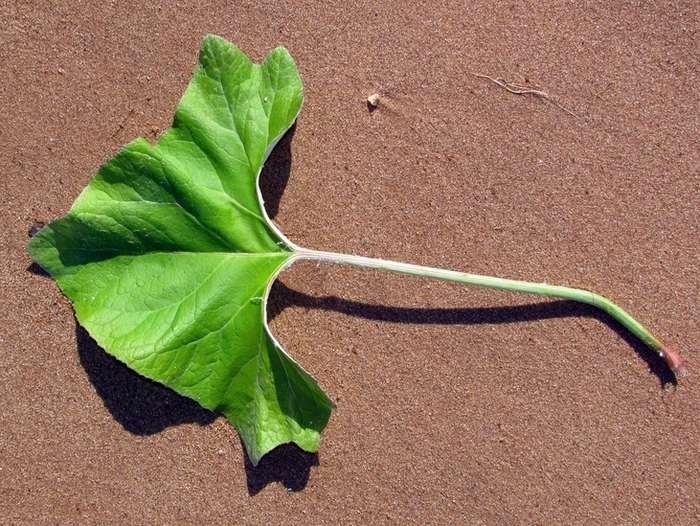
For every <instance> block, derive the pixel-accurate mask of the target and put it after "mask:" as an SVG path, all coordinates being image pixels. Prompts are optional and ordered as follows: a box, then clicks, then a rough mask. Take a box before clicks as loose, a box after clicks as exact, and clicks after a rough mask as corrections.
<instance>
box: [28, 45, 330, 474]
mask: <svg viewBox="0 0 700 526" xmlns="http://www.w3.org/2000/svg"><path fill="white" fill-rule="evenodd" d="M302 100H303V97H302V86H301V80H300V78H299V74H298V72H297V69H296V66H295V64H294V62H293V60H292V59H291V57H290V56H289V54H288V52H287V51H286V50H285V49H283V48H278V49H275V50H274V51H272V52H271V53H270V54H269V55H268V56H267V58H266V59H265V60H264V61H263V63H262V64H260V65H256V64H253V63H252V62H251V61H250V60H249V59H248V58H247V57H246V56H245V55H244V54H243V53H242V52H241V51H240V50H239V49H237V48H236V47H234V46H233V45H231V44H229V43H228V42H226V41H225V40H223V39H221V38H219V37H214V36H208V37H206V38H205V39H204V41H203V43H202V47H201V50H200V55H199V63H198V65H197V67H196V69H195V72H194V76H193V78H192V81H191V82H190V85H189V87H188V88H187V91H186V92H185V94H184V96H183V98H182V100H181V101H180V104H179V106H178V108H177V111H176V113H175V119H174V122H173V126H172V128H170V130H168V131H167V132H166V133H165V134H164V135H163V136H162V137H160V139H159V140H158V143H157V144H156V145H155V146H152V145H150V144H149V143H148V142H147V141H145V140H143V139H137V140H135V141H134V142H132V143H131V144H129V145H127V146H126V147H125V148H124V149H123V150H122V151H121V152H120V153H119V154H117V155H116V156H115V157H114V158H113V159H112V160H110V161H109V162H108V163H106V164H105V165H104V166H102V167H101V168H100V170H99V172H98V173H97V175H96V176H95V177H94V178H93V180H92V181H91V182H90V184H89V186H88V187H87V188H86V189H85V190H84V191H83V192H82V194H81V195H80V196H79V197H78V199H77V200H76V202H75V203H74V205H73V207H72V208H71V210H70V211H69V212H68V214H67V215H65V216H64V217H62V218H60V219H58V220H56V221H54V222H52V223H50V224H49V225H47V226H46V227H45V228H44V229H43V230H41V231H40V232H39V233H38V234H37V235H36V236H35V237H34V238H32V240H31V241H30V243H29V245H28V247H27V248H28V250H29V252H30V254H31V255H32V257H33V258H34V259H35V260H36V261H37V263H39V264H40V265H41V266H42V267H44V268H45V269H46V270H47V271H48V272H49V273H50V274H51V275H52V276H53V277H54V278H55V279H56V281H57V282H58V284H59V286H60V287H61V289H62V290H63V292H64V293H65V294H66V296H68V298H70V299H71V300H72V301H73V304H74V307H75V312H76V315H77V317H78V320H80V323H81V324H82V325H83V326H84V327H85V328H86V329H87V330H88V332H89V333H90V334H91V336H92V337H93V338H94V339H95V340H96V341H97V342H98V343H99V344H100V345H101V346H102V347H103V348H104V349H105V350H106V351H107V352H109V353H111V354H113V355H114V356H116V357H117V358H118V359H120V360H122V361H123V362H125V363H126V364H127V365H129V366H130V367H131V368H133V369H135V370H136V371H138V372H139V373H141V374H143V375H144V376H147V377H149V378H151V379H153V380H156V381H158V382H161V383H163V384H165V385H168V386H170V387H171V388H173V389H174V390H175V391H177V392H178V393H180V394H183V395H185V396H188V397H191V398H194V399H195V400H197V401H198V402H199V403H200V404H201V405H202V406H204V407H206V408H208V409H212V410H217V411H221V412H222V413H224V414H225V415H226V417H227V418H228V419H229V421H230V422H231V423H232V424H233V425H234V426H235V427H236V429H237V430H238V432H239V433H240V435H241V437H242V438H243V442H244V444H245V446H246V449H247V451H248V455H249V456H250V459H251V461H252V462H253V463H254V464H257V462H258V460H259V459H260V457H262V455H264V454H265V453H266V452H268V451H269V450H271V449H272V448H274V447H276V446H277V445H279V444H283V443H286V442H295V443H297V444H298V445H299V446H300V447H302V448H303V449H305V450H307V451H315V450H316V449H317V447H318V441H319V433H320V432H321V431H322V430H323V428H324V427H325V426H326V424H327V422H328V419H329V417H330V412H331V409H332V408H333V407H334V405H333V403H332V402H331V400H330V399H329V398H328V397H327V396H326V395H325V393H324V392H323V391H322V390H321V389H320V388H319V386H318V384H317V383H316V382H315V381H314V380H313V379H312V378H311V376H309V374H307V373H306V372H305V371H304V370H303V369H302V368H301V367H300V366H299V365H298V364H297V363H296V362H295V361H294V360H293V359H292V358H290V357H289V356H288V355H287V354H286V353H285V352H284V350H283V349H282V348H281V347H280V346H279V344H278V343H277V342H276V341H275V339H274V338H273V336H272V335H271V334H270V331H269V329H268V326H267V321H266V311H265V305H266V300H267V295H268V293H269V288H270V285H271V283H272V281H273V280H274V279H275V277H276V276H277V274H278V273H279V272H281V270H282V269H283V268H284V267H285V266H286V265H288V264H290V263H291V261H292V256H293V254H294V251H293V249H291V248H289V247H290V244H289V243H288V242H287V241H286V239H285V238H284V237H283V236H282V235H281V234H280V233H279V232H278V231H277V230H276V228H275V227H274V226H273V225H272V224H271V223H270V221H269V219H268V218H267V215H266V213H265V210H264V208H263V206H262V204H261V202H262V199H261V197H260V192H259V189H258V185H257V180H258V177H259V175H260V170H261V168H262V165H263V163H264V162H265V160H266V159H267V157H268V156H269V154H270V152H271V151H272V149H273V148H274V146H275V144H276V143H277V141H278V140H279V139H280V138H281V137H282V136H283V135H284V133H285V132H286V131H287V130H288V129H289V128H290V127H291V125H292V124H293V122H294V119H295V118H296V116H297V114H298V113H299V110H300V109H301V105H302Z"/></svg>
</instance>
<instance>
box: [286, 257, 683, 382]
mask: <svg viewBox="0 0 700 526" xmlns="http://www.w3.org/2000/svg"><path fill="white" fill-rule="evenodd" d="M294 251H295V252H296V254H295V255H294V256H293V257H292V258H291V261H290V263H291V262H292V261H293V260H296V259H311V260H315V261H323V262H328V263H339V264H343V265H354V266H357V267H365V268H374V269H381V270H389V271H391V272H399V273H402V274H412V275H414V276H423V277H426V278H435V279H441V280H444V281H455V282H458V283H466V284H468V285H478V286H481V287H490V288H493V289H500V290H509V291H512V292H524V293H527V294H538V295H540V296H548V297H551V298H562V299H566V300H572V301H579V302H581V303H587V304H589V305H593V306H594V307H597V308H599V309H601V310H603V311H605V312H606V313H608V314H609V315H610V316H612V317H613V318H615V319H616V320H617V321H618V322H620V323H621V324H622V325H623V326H624V327H625V328H627V329H628V330H629V331H630V332H631V333H632V334H634V335H635V336H637V338H639V339H640V340H641V341H642V342H644V343H645V344H646V345H647V346H648V347H649V348H650V349H652V350H653V351H654V352H656V353H657V354H658V355H659V356H660V357H661V358H662V359H663V360H664V361H665V362H666V364H668V366H669V367H670V369H671V370H672V371H673V372H674V373H675V374H676V375H678V376H682V375H684V374H685V373H686V369H685V360H684V359H683V358H682V357H681V356H680V355H679V354H678V353H677V352H675V351H674V350H672V349H669V348H668V347H666V346H665V345H663V344H662V343H661V342H660V341H659V340H658V339H657V338H656V337H655V336H654V335H653V334H651V333H650V332H649V331H648V330H647V329H646V328H645V327H644V326H643V325H642V324H641V323H639V322H638V321H637V320H635V319H634V318H633V317H632V316H630V315H629V314H628V313H627V312H626V311H624V310H623V309H622V308H620V307H618V306H617V305H615V304H614V303H613V302H612V301H610V300H609V299H607V298H604V297H603V296H599V295H598V294H594V293H592V292H589V291H587V290H581V289H573V288H570V287H560V286H557V285H548V284H546V283H531V282H528V281H517V280H512V279H502V278H494V277H490V276H480V275H478V274H468V273H466V272H455V271H452V270H442V269H438V268H432V267H423V266H420V265H411V264H409V263H399V262H396V261H385V260H383V259H374V258H367V257H362V256H353V255H348V254H336V253H334V252H322V251H318V250H309V249H304V248H299V247H294Z"/></svg>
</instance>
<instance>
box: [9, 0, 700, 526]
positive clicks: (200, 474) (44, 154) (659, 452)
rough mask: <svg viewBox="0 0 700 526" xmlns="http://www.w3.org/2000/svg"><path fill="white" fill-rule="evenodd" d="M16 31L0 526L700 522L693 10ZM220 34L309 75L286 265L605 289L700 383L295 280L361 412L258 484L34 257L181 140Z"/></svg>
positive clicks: (656, 367) (698, 97)
mask: <svg viewBox="0 0 700 526" xmlns="http://www.w3.org/2000/svg"><path fill="white" fill-rule="evenodd" d="M98 4H100V5H98ZM0 20H2V29H1V30H0V58H1V59H2V60H0V108H1V109H2V126H1V127H0V198H1V199H2V206H1V207H0V225H2V228H1V229H0V236H1V237H0V247H1V250H2V272H1V273H0V312H2V315H3V318H2V328H1V329H0V386H1V387H0V393H1V394H2V401H1V405H0V407H1V409H0V523H2V524H18V525H19V524H22V525H24V524H215V523H216V524H251V525H254V524H265V525H269V524H280V525H283V524H329V525H336V524H343V525H346V524H348V525H349V524H484V525H503V524H548V525H549V524H650V525H651V524H662V523H663V524H678V525H690V524H698V523H700V469H699V468H700V425H699V424H698V414H699V410H700V386H699V384H698V378H699V377H700V373H699V370H698V369H697V363H698V361H697V358H696V356H697V351H696V350H697V342H698V341H700V327H699V326H698V315H697V302H698V299H697V298H698V296H699V295H700V290H699V283H700V280H698V270H699V265H700V250H699V247H700V233H699V232H700V222H699V217H700V213H699V212H698V211H699V210H700V192H699V190H700V147H699V145H700V141H699V140H698V138H699V131H700V82H699V80H700V79H699V78H698V71H700V64H699V59H698V57H700V46H699V42H698V38H699V35H698V28H699V27H700V12H699V11H698V8H697V5H696V3H695V2H693V1H687V2H671V1H659V2H584V1H556V2H548V3H540V2H520V1H512V2H485V1H481V0H479V1H477V2H470V3H460V2H446V1H433V2H393V3H377V2H341V3H335V2H321V1H315V2H314V1H300V2H270V1H256V2H235V3H231V2H229V3H220V2H211V1H203V2H198V3H194V2H179V3H175V2H172V3H162V4H156V3H146V2H144V3H143V4H139V3H138V2H102V3H97V2H96V3H88V2H68V1H66V0H59V1H57V2H19V1H9V2H5V3H3V4H2V5H1V6H0ZM208 33H214V34H218V35H221V36H223V37H224V38H226V39H228V40H230V41H231V42H233V43H234V44H236V45H237V46H239V47H240V48H241V49H242V50H243V51H244V52H246V53H247V54H248V55H249V56H250V57H251V58H252V59H254V60H255V61H260V60H262V58H263V57H264V56H265V55H266V54H267V53H268V52H269V51H270V50H271V49H273V48H274V47H276V46H279V45H283V46H285V47H287V48H288V49H289V51H290V52H291V54H292V56H293V57H294V59H295V60H296V62H297V64H298V67H299V70H300V72H301V75H302V79H303V82H304V88H305V95H306V100H305V104H304V108H303V109H302V113H301V115H300V117H299V119H298V121H297V125H296V127H295V129H294V133H293V136H290V137H288V138H287V140H286V141H285V142H284V143H283V144H282V145H281V147H280V148H279V149H278V151H276V152H275V153H274V154H273V158H272V159H271V161H270V166H269V167H268V168H267V169H266V172H265V174H264V181H263V187H264V188H265V195H266V200H267V202H268V210H269V212H270V214H271V215H273V216H274V221H275V223H276V224H277V225H278V226H279V228H280V229H281V230H282V231H283V232H284V233H285V234H286V235H287V236H288V237H289V238H290V239H292V240H293V241H294V242H295V243H297V244H298V245H300V246H303V247H308V248H314V249H319V250H331V251H338V252H347V253H355V254H361V255H365V256H371V257H381V258H385V259H393V260H399V261H406V262H410V263H416V264H423V265H431V266H438V267H443V268H448V269H453V270H462V271H469V272H474V273H481V274H488V275H494V276H499V277H504V278H514V279H526V280H530V281H536V282H548V283H554V284H560V285H568V286H573V287H579V288H585V289H589V290H592V291H595V292H597V293H599V294H602V295H604V296H606V297H608V298H610V299H611V300H613V301H615V302H616V303H618V304H619V305H620V306H622V307H623V308H625V309H626V310H628V311H629V312H630V313H631V314H632V315H633V316H635V317H636V318H637V319H639V321H641V322H642V323H643V324H645V325H647V326H648V327H649V328H650V329H651V330H652V331H653V332H654V333H655V334H656V335H657V336H658V337H659V338H660V339H661V340H662V341H664V342H666V343H667V344H668V345H670V346H671V347H673V348H675V349H677V350H679V351H680V352H681V353H682V354H683V355H684V357H685V358H686V359H687V360H688V364H689V371H690V375H689V376H687V377H686V378H684V379H682V380H681V381H680V382H678V383H677V382H675V381H674V378H673V376H672V375H671V374H669V372H668V371H667V370H666V368H665V366H664V364H663V363H662V362H661V361H660V360H659V359H658V358H657V357H656V356H654V355H653V354H652V353H650V352H649V351H647V350H646V349H645V348H644V347H643V346H642V345H641V344H640V343H639V342H637V341H636V340H635V339H634V337H632V336H631V335H630V334H629V333H627V332H626V331H625V330H624V329H623V328H621V327H620V326H619V325H618V324H616V323H615V322H614V321H612V320H611V319H609V318H608V317H606V316H604V315H601V314H599V313H597V312H595V311H594V310H593V309H591V308H588V307H583V306H577V305H574V304H571V303H567V302H549V301H547V300H543V299H538V298H535V297H530V296H523V295H517V294H512V293H504V292H498V291H488V290H480V289H475V288H471V287H465V286H460V285H455V284H446V283H440V282H434V281H428V280H425V279H421V278H415V277H413V278H412V277H406V276H395V275H388V274H386V273H382V272H379V271H371V270H363V269H355V268H347V267H338V266H331V265H321V266H316V265H315V264H312V263H306V264H303V263H299V264H295V265H294V266H293V267H292V268H291V269H289V270H288V271H286V272H285V273H284V274H283V275H282V276H281V278H280V280H279V282H278V283H277V284H276V285H275V287H274V289H273V293H272V297H271V298H270V306H269V309H270V316H271V318H272V321H271V327H272V330H273V331H274V334H275V335H276V336H277V338H278V339H279V340H280V341H281V343H282V344H283V345H284V347H285V348H286V349H287V350H288V352H289V353H290V354H291V355H292V356H294V358H295V359H297V360H298V361H299V362H300V363H301V364H302V365H303V367H305V368H306V369H307V370H308V371H309V372H310V373H311V374H313V375H314V376H315V377H316V378H317V379H318V381H319V383H320V384H321V386H322V387H323V388H324V389H325V390H326V391H327V392H328V394H329V395H330V396H331V397H332V398H333V399H334V400H335V401H336V403H337V405H338V408H337V410H335V411H334V413H333V415H332V417H331V421H330V424H329V426H328V428H327V429H326V431H325V432H324V433H323V435H322V439H321V445H320V448H319V451H318V453H317V454H308V453H304V452H302V451H300V450H299V449H297V448H296V447H294V446H284V447H281V448H279V449H278V450H275V451H274V452H273V453H271V454H270V455H268V456H267V457H265V458H264V459H263V461H262V462H261V464H260V465H259V466H258V467H253V466H252V465H251V464H250V463H249V462H248V461H247V459H246V457H245V453H244V450H243V448H242V445H241V442H240V439H239V437H238V435H237V434H236V432H235V431H234V430H233V428H231V426H230V425H229V424H228V423H227V422H226V421H225V420H224V419H223V417H221V416H220V415H217V414H215V413H210V412H208V411H204V410H202V409H201V408H199V406H198V405H197V404H196V403H194V402H191V401H189V400H187V399H184V398H182V397H180V396H178V395H176V394H174V393H173V392H171V391H169V390H167V389H165V388H163V387H159V386H158V385H156V384H153V383H152V382H150V381H147V380H144V379H142V378H141V377H140V376H138V375H137V374H136V373H133V372H131V371H129V370H128V369H126V368H125V367H123V366H122V365H120V364H119V363H118V362H116V361H115V360H114V359H113V358H111V357H110V356H109V355H107V354H106V353H105V352H104V351H103V350H102V349H101V348H99V347H98V346H97V345H96V344H95V343H94V342H93V341H92V340H90V338H89V336H88V335H87V333H86V332H85V331H84V330H83V329H81V328H79V327H76V321H75V318H74V315H73V311H72V307H71V305H70V303H69V301H68V300H67V299H66V298H65V297H64V296H63V295H62V294H61V292H60V291H59V289H58V287H57V286H56V284H55V283H54V282H53V281H52V280H51V279H50V278H49V277H47V276H46V275H45V274H44V273H42V272H41V269H39V268H38V267H37V266H36V265H34V266H32V261H31V259H30V257H29V256H28V254H27V253H26V251H25V250H24V246H25V245H26V243H27V241H28V234H27V231H28V230H29V228H30V227H32V225H33V224H35V223H36V222H40V221H43V222H47V221H50V220H52V219H55V218H57V217H59V216H61V215H63V214H64V213H65V212H66V211H67V210H68V209H69V208H70V206H71V204H72V203H73V201H74V200H75V199H76V197H77V196H78V194H79V193H80V191H81V190H82V189H83V188H84V187H85V186H86V185H87V183H88V182H89V180H90V178H91V177H92V176H93V175H94V174H95V173H96V171H97V169H98V167H99V166H100V164H102V163H104V162H105V161H107V160H108V159H109V158H110V157H111V156H112V155H114V154H115V153H116V152H118V151H119V149H120V148H121V147H122V146H123V145H124V144H126V143H127V142H130V141H131V140H133V139H135V138H136V137H139V136H142V137H146V138H147V139H148V140H151V141H155V139H156V138H157V137H158V135H159V134H161V133H162V132H163V131H165V130H166V129H167V128H168V127H169V126H170V123H171V119H172V115H173V111H174V109H175V107H176V105H177V102H178V100H179V98H180V97H181V95H182V93H183V91H184V89H185V87H186V86H187V83H188V81H189V78H190V75H191V73H192V70H193V68H194V65H195V63H196V59H197V50H198V47H199V43H200V41H201V39H202V37H203V36H204V35H205V34H208ZM477 75H484V76H488V77H492V78H493V79H499V78H500V79H503V82H507V83H508V84H507V86H509V87H511V88H513V89H515V90H516V91H517V90H523V89H525V90H537V91H541V92H543V93H545V94H546V95H547V97H546V98H545V97H543V96H541V95H538V94H533V93H529V94H516V93H512V92H510V91H508V90H506V89H505V88H504V87H502V86H499V85H497V84H496V83H495V82H492V81H491V80H489V79H487V78H484V77H480V76H477ZM373 93H377V94H378V95H379V102H378V104H377V107H376V108H373V109H372V108H371V107H368V105H367V97H368V96H369V95H370V94H373ZM370 110H371V111H370Z"/></svg>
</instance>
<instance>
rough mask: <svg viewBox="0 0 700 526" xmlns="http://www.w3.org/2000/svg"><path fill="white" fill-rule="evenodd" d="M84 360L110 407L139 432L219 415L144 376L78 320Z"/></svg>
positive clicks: (202, 423) (130, 428)
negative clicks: (110, 351) (123, 361)
mask: <svg viewBox="0 0 700 526" xmlns="http://www.w3.org/2000/svg"><path fill="white" fill-rule="evenodd" d="M75 326H76V329H75V333H76V338H77V341H78V356H79V357H80V363H81V365H82V366H83V368H84V369H85V372H87V375H88V378H89V380H90V382H91V383H92V385H93V386H95V390H96V391H97V394H98V395H99V396H100V398H102V401H103V402H104V404H105V407H106V408H107V410H108V411H109V412H110V413H111V414H112V416H113V417H114V419H115V420H116V421H117V422H119V423H120V424H121V425H122V426H123V427H124V429H126V430H127V431H129V432H130V433H133V434H135V435H153V434H155V433H159V432H161V431H163V430H164V429H166V428H168V427H172V426H177V425H180V424H189V423H194V424H199V425H200V426H205V425H208V424H211V423H212V422H213V421H214V420H215V419H216V418H217V416H218V414H217V413H215V412H214V411H209V410H207V409H204V408H203V407H202V406H200V405H199V404H198V403H197V402H195V401H194V400H192V399H190V398H186V397H184V396H182V395H179V394H178V393H176V392H175V391H173V390H172V389H170V388H169V387H166V386H164V385H162V384H159V383H157V382H154V381H153V380H150V379H148V378H146V377H145V376H141V375H140V374H139V373H137V372H136V371H134V370H133V369H129V367H127V366H126V364H124V363H122V362H120V361H119V360H117V359H116V358H115V357H113V356H112V355H110V354H108V353H107V351H105V350H104V349H102V347H100V346H99V345H98V344H97V342H96V341H95V340H93V339H92V337H91V336H90V334H88V332H87V331H86V330H85V329H84V328H83V327H82V326H81V325H80V323H79V322H78V320H76V321H75Z"/></svg>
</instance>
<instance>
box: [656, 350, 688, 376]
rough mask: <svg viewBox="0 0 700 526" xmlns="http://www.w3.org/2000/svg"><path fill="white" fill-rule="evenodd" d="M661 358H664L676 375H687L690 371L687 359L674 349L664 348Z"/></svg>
mask: <svg viewBox="0 0 700 526" xmlns="http://www.w3.org/2000/svg"><path fill="white" fill-rule="evenodd" d="M661 358H663V359H664V361H665V362H666V363H667V364H668V366H669V367H670V368H671V370H672V371H673V372H674V373H675V375H676V376H685V375H686V374H687V373H688V371H687V370H686V368H685V365H686V363H685V360H684V359H683V358H682V357H681V355H680V354H678V353H677V352H676V351H674V350H673V349H669V348H668V347H665V348H664V350H663V351H661Z"/></svg>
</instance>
